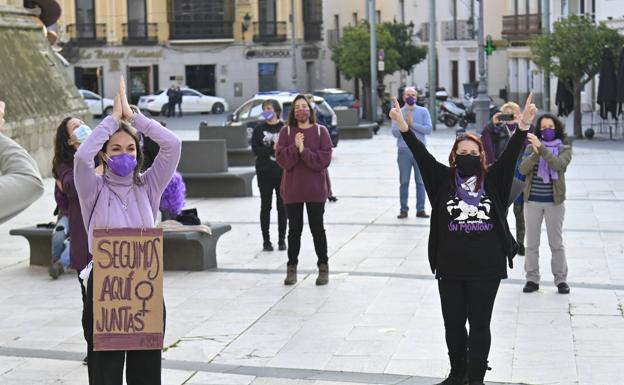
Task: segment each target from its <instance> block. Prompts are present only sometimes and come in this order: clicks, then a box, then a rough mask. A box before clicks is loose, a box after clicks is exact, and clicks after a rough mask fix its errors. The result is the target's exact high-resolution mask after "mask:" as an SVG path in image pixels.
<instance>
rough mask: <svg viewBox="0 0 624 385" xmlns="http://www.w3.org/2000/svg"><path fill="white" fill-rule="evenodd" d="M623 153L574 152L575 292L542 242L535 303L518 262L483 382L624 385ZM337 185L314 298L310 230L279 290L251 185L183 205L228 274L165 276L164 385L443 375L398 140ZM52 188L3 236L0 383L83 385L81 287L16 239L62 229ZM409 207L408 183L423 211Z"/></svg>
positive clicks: (341, 169) (590, 144)
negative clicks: (36, 261) (326, 258)
mask: <svg viewBox="0 0 624 385" xmlns="http://www.w3.org/2000/svg"><path fill="white" fill-rule="evenodd" d="M179 134H180V135H181V136H182V137H184V138H185V139H194V138H196V136H197V132H196V131H179ZM453 136H454V132H452V131H450V130H448V129H439V130H438V131H436V132H435V133H434V134H433V135H431V136H430V138H429V149H430V151H432V152H433V153H434V155H435V156H436V157H437V158H438V159H440V160H441V161H443V162H444V159H446V158H447V157H448V151H449V149H450V146H451V143H452V140H453ZM623 155H624V143H623V142H622V141H612V142H611V141H604V140H603V141H577V142H575V143H574V150H573V158H572V163H571V165H570V167H569V169H568V172H567V175H566V179H567V187H568V200H567V202H566V219H565V224H564V236H565V246H566V251H567V256H568V264H569V271H570V273H569V283H570V286H571V293H570V295H559V294H557V291H556V287H555V286H554V285H553V284H552V282H550V281H551V275H550V267H549V258H548V257H549V255H550V253H549V250H548V246H547V244H542V245H541V246H540V251H541V253H542V256H543V257H542V258H541V261H540V263H541V271H542V276H543V281H542V283H541V286H540V290H539V292H537V293H533V294H523V293H522V285H523V284H524V280H523V263H524V261H523V258H522V257H520V256H518V257H516V259H515V262H514V263H515V268H514V269H513V270H510V273H509V275H510V279H508V280H506V281H504V282H503V284H502V285H501V288H500V290H499V293H498V297H497V299H496V304H495V308H494V316H493V320H492V336H493V338H492V349H491V353H490V366H492V371H490V372H488V373H487V375H486V379H487V380H488V381H491V382H492V383H503V384H507V383H513V384H558V385H568V384H579V385H596V384H600V385H603V384H604V385H606V384H624V380H622V379H621V378H620V377H621V373H622V372H623V369H624V349H622V346H623V345H624V316H623V306H622V303H623V299H624V215H623V213H624V171H623V168H624V156H623ZM330 174H331V177H332V184H333V189H334V192H335V194H336V195H337V196H338V198H339V201H338V202H337V203H330V204H328V205H327V207H326V215H325V222H326V229H327V237H328V243H329V253H330V269H331V270H330V272H331V275H330V283H329V285H328V286H325V287H316V286H315V285H314V279H315V276H316V270H315V254H314V249H313V245H312V241H311V236H310V234H309V232H308V231H307V230H305V231H304V235H303V244H302V250H301V258H300V259H301V262H300V270H302V272H301V273H300V276H299V282H298V284H297V285H294V286H290V287H286V286H284V285H283V284H282V280H283V276H284V274H285V264H286V254H285V252H278V251H275V252H271V253H266V252H262V251H261V246H262V242H261V235H260V229H259V219H258V217H259V207H260V199H259V196H258V192H257V189H256V188H255V186H254V189H255V191H254V196H253V197H251V198H221V199H190V200H189V201H188V204H187V206H189V207H197V208H198V209H199V215H200V218H201V219H202V220H208V221H213V222H227V223H231V224H232V231H231V232H229V233H228V234H226V235H225V236H223V237H222V239H221V240H220V242H219V246H218V252H217V254H218V262H219V268H218V269H216V270H210V271H203V272H167V273H166V274H165V300H166V303H167V332H166V336H165V345H166V346H167V347H168V348H167V350H166V352H164V354H163V359H164V361H163V368H164V369H163V383H164V384H170V385H179V384H193V385H198V384H206V385H208V384H210V385H218V384H230V385H247V384H254V385H259V384H271V385H282V384H283V385H295V384H302V385H338V384H403V385H406V384H433V383H435V382H437V381H439V379H441V378H443V377H444V376H445V375H446V374H447V372H448V370H449V366H448V362H447V356H446V349H445V344H444V328H443V324H442V316H441V312H440V304H439V299H438V294H437V287H436V284H435V281H434V279H433V278H432V275H431V272H430V270H429V266H428V262H427V257H426V251H427V235H428V220H427V219H421V218H416V217H415V216H414V215H413V214H414V213H413V212H411V213H410V217H409V218H407V219H405V220H398V219H396V214H397V213H398V210H399V202H398V170H397V166H396V150H395V146H394V139H393V138H392V137H391V135H390V133H389V130H388V127H383V128H382V130H381V132H380V134H379V135H377V136H375V137H374V138H373V139H372V140H350V141H346V140H344V141H341V142H340V144H339V146H338V148H336V150H335V152H334V158H333V162H332V165H331V167H330ZM45 183H46V193H45V195H44V197H43V198H41V199H40V200H39V201H37V202H36V203H35V204H33V205H32V206H31V207H30V208H29V209H27V210H26V211H25V212H23V213H22V214H20V215H19V216H17V217H15V218H13V219H12V220H11V221H9V222H7V223H5V224H2V225H0V314H1V317H0V384H85V383H87V377H86V376H87V374H86V373H87V371H86V367H85V366H83V365H82V364H81V359H82V357H83V356H84V352H85V349H86V345H85V343H84V340H83V337H82V330H81V326H80V317H81V299H80V291H79V287H78V282H77V280H76V278H75V275H74V274H65V275H63V276H61V277H60V278H59V279H58V280H51V279H50V278H49V277H48V275H47V271H46V269H45V268H41V267H29V266H28V245H27V243H26V241H25V240H24V239H22V238H21V237H11V236H9V235H8V232H9V229H11V228H15V227H19V226H25V225H31V224H33V223H40V222H47V221H50V220H51V219H52V210H53V208H54V204H53V190H52V187H53V181H52V180H50V179H48V180H46V182H45ZM414 196H415V195H414V186H413V185H412V186H411V191H410V205H412V206H413V204H414ZM429 209H430V207H429V206H428V207H427V210H429ZM274 215H275V214H274ZM509 219H510V220H509V223H510V225H512V227H513V224H514V223H515V222H514V220H513V214H511V215H510V217H509ZM274 221H275V218H274ZM272 226H273V227H272V230H273V234H276V232H277V231H276V230H277V229H276V224H275V223H273V225H272ZM512 231H513V229H512ZM542 239H546V238H545V234H543V236H542ZM274 241H276V239H275V240H274Z"/></svg>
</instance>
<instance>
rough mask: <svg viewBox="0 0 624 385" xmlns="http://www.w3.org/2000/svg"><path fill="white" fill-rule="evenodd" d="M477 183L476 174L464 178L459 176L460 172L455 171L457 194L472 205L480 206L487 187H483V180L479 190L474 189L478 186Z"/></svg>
mask: <svg viewBox="0 0 624 385" xmlns="http://www.w3.org/2000/svg"><path fill="white" fill-rule="evenodd" d="M476 183H477V177H476V176H469V177H467V178H462V177H460V176H459V173H458V172H455V195H456V196H457V197H458V198H459V199H461V200H462V201H464V202H466V203H467V204H469V205H471V206H479V203H481V197H482V196H483V193H484V191H485V188H484V187H483V181H481V188H480V189H479V191H473V190H474V188H475V187H476V186H475V185H476Z"/></svg>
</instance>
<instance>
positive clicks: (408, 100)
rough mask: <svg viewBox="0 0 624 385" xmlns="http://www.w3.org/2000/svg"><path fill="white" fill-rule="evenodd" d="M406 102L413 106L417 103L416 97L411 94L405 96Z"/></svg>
mask: <svg viewBox="0 0 624 385" xmlns="http://www.w3.org/2000/svg"><path fill="white" fill-rule="evenodd" d="M405 103H407V104H409V105H410V106H413V105H414V103H416V98H414V97H413V96H411V95H410V96H408V97H406V98H405Z"/></svg>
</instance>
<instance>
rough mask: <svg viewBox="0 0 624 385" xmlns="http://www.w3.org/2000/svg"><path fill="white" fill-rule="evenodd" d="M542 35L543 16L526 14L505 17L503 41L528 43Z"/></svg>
mask: <svg viewBox="0 0 624 385" xmlns="http://www.w3.org/2000/svg"><path fill="white" fill-rule="evenodd" d="M541 33H542V14H541V13H533V14H524V15H507V16H503V31H502V37H503V39H506V40H509V41H527V40H529V39H530V38H531V37H533V36H535V35H539V34H541Z"/></svg>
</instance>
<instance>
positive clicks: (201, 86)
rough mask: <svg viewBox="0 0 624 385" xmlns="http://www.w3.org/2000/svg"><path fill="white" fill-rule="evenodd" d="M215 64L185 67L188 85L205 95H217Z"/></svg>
mask: <svg viewBox="0 0 624 385" xmlns="http://www.w3.org/2000/svg"><path fill="white" fill-rule="evenodd" d="M215 67H216V66H215V65H214V64H209V65H187V66H186V67H185V75H186V85H187V86H188V87H189V88H193V89H195V90H197V91H199V92H201V93H202V94H204V95H211V96H215V95H216V89H215Z"/></svg>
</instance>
